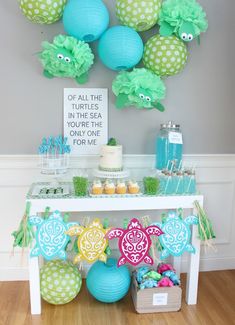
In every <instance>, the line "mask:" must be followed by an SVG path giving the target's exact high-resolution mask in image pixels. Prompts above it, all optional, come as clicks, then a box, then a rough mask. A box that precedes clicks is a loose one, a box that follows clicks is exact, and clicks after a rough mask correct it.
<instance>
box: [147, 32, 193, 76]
mask: <svg viewBox="0 0 235 325" xmlns="http://www.w3.org/2000/svg"><path fill="white" fill-rule="evenodd" d="M187 57H188V50H187V47H186V46H185V44H184V42H183V41H181V40H180V39H178V38H177V37H176V36H167V37H163V36H160V35H154V36H153V37H151V38H150V39H149V40H148V41H147V43H146V44H145V48H144V56H143V63H144V66H145V67H146V68H148V69H150V70H152V71H153V72H154V73H155V74H157V75H158V76H173V75H175V74H177V73H179V72H180V71H181V70H182V69H183V68H184V66H185V64H186V61H187Z"/></svg>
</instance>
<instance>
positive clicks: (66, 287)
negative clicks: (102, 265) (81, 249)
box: [40, 260, 82, 305]
mask: <svg viewBox="0 0 235 325" xmlns="http://www.w3.org/2000/svg"><path fill="white" fill-rule="evenodd" d="M81 286H82V277H81V274H80V272H79V271H78V269H77V267H75V266H74V265H73V264H72V263H70V262H64V261H61V260H53V261H50V262H48V263H46V264H45V265H44V266H43V267H42V268H41V270H40V289H41V295H42V298H43V299H44V300H46V301H47V302H49V303H50V304H53V305H62V304H67V303H68V302H70V301H71V300H73V299H74V298H75V297H76V296H77V294H78V293H79V291H80V289H81Z"/></svg>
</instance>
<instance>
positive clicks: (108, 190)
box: [104, 181, 115, 194]
mask: <svg viewBox="0 0 235 325" xmlns="http://www.w3.org/2000/svg"><path fill="white" fill-rule="evenodd" d="M104 193H105V194H115V184H114V183H113V182H111V181H110V182H106V183H105V185H104Z"/></svg>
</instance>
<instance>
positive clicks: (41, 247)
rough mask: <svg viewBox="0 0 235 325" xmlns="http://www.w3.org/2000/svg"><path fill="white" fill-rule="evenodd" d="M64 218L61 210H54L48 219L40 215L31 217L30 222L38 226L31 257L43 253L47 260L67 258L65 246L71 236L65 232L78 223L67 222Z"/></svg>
mask: <svg viewBox="0 0 235 325" xmlns="http://www.w3.org/2000/svg"><path fill="white" fill-rule="evenodd" d="M64 219H65V218H64ZM64 219H63V218H62V216H61V213H60V212H59V211H55V212H53V213H52V214H51V215H50V216H49V217H48V218H47V219H43V218H41V217H38V216H31V217H30V218H29V223H30V224H31V225H33V226H36V228H37V230H36V234H35V240H36V244H35V246H34V248H33V249H32V251H31V253H30V257H35V256H39V255H42V256H43V257H44V258H45V259H46V260H52V259H54V258H60V259H62V260H65V259H66V257H67V254H66V252H65V248H66V246H67V244H68V242H69V240H70V237H69V236H68V235H66V234H65V232H66V231H68V230H69V228H70V227H72V226H74V225H76V224H77V223H74V222H69V223H66V221H65V220H64Z"/></svg>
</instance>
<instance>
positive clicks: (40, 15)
mask: <svg viewBox="0 0 235 325" xmlns="http://www.w3.org/2000/svg"><path fill="white" fill-rule="evenodd" d="M66 2H67V0H19V3H20V8H21V10H22V12H23V14H24V15H25V16H26V17H27V18H28V19H29V20H31V21H32V22H34V23H38V24H52V23H54V22H56V21H57V20H59V19H60V18H61V16H62V13H63V10H64V6H65V4H66Z"/></svg>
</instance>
